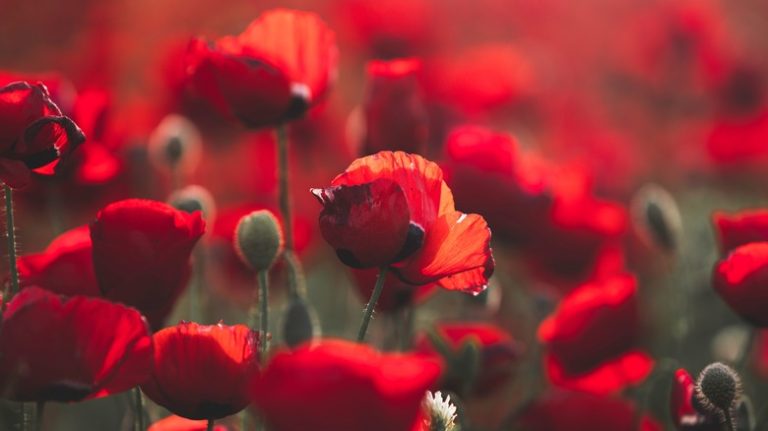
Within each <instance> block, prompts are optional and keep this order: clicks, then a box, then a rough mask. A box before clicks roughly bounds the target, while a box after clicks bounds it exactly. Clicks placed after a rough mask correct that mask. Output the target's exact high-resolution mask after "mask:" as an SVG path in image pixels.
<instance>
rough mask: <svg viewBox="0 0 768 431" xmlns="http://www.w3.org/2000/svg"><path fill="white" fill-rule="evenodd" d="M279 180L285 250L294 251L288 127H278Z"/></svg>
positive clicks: (283, 125) (282, 125)
mask: <svg viewBox="0 0 768 431" xmlns="http://www.w3.org/2000/svg"><path fill="white" fill-rule="evenodd" d="M276 133H277V179H278V185H279V187H280V197H279V200H280V212H281V213H282V216H283V231H284V235H285V238H284V239H285V249H286V250H293V219H292V218H291V193H290V190H289V186H290V177H289V172H288V127H287V126H286V125H285V124H281V125H279V126H277V129H276Z"/></svg>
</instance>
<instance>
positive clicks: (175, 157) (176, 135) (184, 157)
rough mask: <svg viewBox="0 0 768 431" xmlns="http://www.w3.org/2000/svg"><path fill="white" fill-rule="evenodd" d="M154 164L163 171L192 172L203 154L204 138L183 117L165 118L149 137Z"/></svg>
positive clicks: (173, 115) (172, 116)
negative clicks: (178, 170)
mask: <svg viewBox="0 0 768 431" xmlns="http://www.w3.org/2000/svg"><path fill="white" fill-rule="evenodd" d="M149 152H150V157H151V160H152V162H153V163H154V164H155V165H156V166H158V167H159V168H161V169H163V168H164V169H169V168H170V169H180V170H181V171H182V172H191V171H192V170H194V169H195V168H196V167H197V164H198V162H199V161H200V155H201V152H202V137H201V136H200V132H199V131H198V130H197V127H196V126H195V125H194V123H192V122H191V121H189V120H188V119H186V118H185V117H182V116H181V115H177V114H170V115H168V116H166V117H165V118H163V120H162V121H161V122H160V124H158V125H157V127H156V128H155V130H154V131H153V132H152V135H151V136H150V137H149Z"/></svg>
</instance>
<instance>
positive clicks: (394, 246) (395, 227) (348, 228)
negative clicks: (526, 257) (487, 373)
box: [312, 151, 494, 293]
mask: <svg viewBox="0 0 768 431" xmlns="http://www.w3.org/2000/svg"><path fill="white" fill-rule="evenodd" d="M312 193H313V194H315V196H317V198H318V200H319V201H320V203H321V204H322V205H323V211H322V212H321V213H320V231H321V233H322V234H323V237H324V238H325V240H326V241H328V243H329V244H331V246H333V247H334V248H335V249H336V254H337V255H338V256H339V258H340V259H341V260H342V262H344V263H345V264H347V265H349V266H352V267H354V268H371V267H377V266H384V265H389V266H390V267H391V268H392V270H393V271H394V272H395V274H397V276H398V277H400V279H401V280H403V281H404V282H406V283H409V284H414V285H423V284H428V283H434V282H437V283H438V284H439V285H440V286H442V287H444V288H446V289H451V290H462V291H466V292H472V293H478V292H480V291H482V290H483V289H485V287H486V283H487V281H488V278H489V277H490V276H491V274H492V273H493V266H494V263H493V257H492V256H491V248H490V239H491V234H490V230H489V229H488V226H487V224H486V223H485V220H484V219H483V218H482V217H480V216H479V215H477V214H463V213H461V212H459V211H456V210H455V209H454V206H453V196H452V194H451V191H450V189H449V188H448V186H447V185H446V184H445V182H444V181H443V173H442V171H441V170H440V168H439V167H438V166H437V165H436V164H435V163H432V162H430V161H428V160H426V159H424V158H422V157H421V156H418V155H412V154H406V153H403V152H399V151H398V152H394V153H393V152H389V151H382V152H380V153H377V154H375V155H373V156H368V157H363V158H361V159H357V160H356V161H354V162H353V163H352V164H351V165H350V166H349V167H348V168H347V170H346V171H345V172H344V173H342V174H340V175H339V176H337V177H336V178H334V179H333V181H332V182H331V187H328V188H325V189H312Z"/></svg>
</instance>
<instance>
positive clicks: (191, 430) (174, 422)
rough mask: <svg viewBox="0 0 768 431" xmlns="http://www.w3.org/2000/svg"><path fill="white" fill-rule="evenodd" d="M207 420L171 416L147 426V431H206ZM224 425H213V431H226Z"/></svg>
mask: <svg viewBox="0 0 768 431" xmlns="http://www.w3.org/2000/svg"><path fill="white" fill-rule="evenodd" d="M207 427H208V421H207V420H197V421H196V420H192V419H186V418H183V417H181V416H176V415H171V416H168V417H167V418H163V419H160V420H159V421H157V422H155V423H153V424H152V425H150V426H149V429H148V430H147V431H206V430H207V429H208V428H207ZM227 430H228V428H227V427H225V426H224V425H218V424H217V425H215V426H214V427H213V431H227Z"/></svg>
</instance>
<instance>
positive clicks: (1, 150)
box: [0, 82, 85, 188]
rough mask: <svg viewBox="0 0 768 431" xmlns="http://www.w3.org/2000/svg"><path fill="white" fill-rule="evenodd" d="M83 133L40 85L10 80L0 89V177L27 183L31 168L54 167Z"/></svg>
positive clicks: (14, 184)
mask: <svg viewBox="0 0 768 431" xmlns="http://www.w3.org/2000/svg"><path fill="white" fill-rule="evenodd" d="M83 141H85V135H83V132H82V131H80V129H79V128H78V127H77V125H76V124H75V123H74V122H73V121H72V120H70V119H69V118H68V117H65V116H63V115H62V113H61V110H59V108H58V107H57V106H56V104H54V103H53V101H51V98H50V96H49V94H48V90H47V89H46V88H45V86H44V85H43V84H40V83H38V84H37V85H30V84H29V83H27V82H14V83H11V84H8V85H6V86H5V87H2V88H0V180H2V181H3V182H5V183H6V184H8V185H9V186H11V187H13V188H19V187H24V186H25V185H27V184H28V183H29V180H30V178H31V172H32V170H34V169H39V168H44V167H46V166H48V165H50V166H57V165H58V163H59V161H60V160H61V159H64V158H66V157H68V156H69V155H70V154H71V153H72V151H74V150H75V148H76V147H77V146H78V145H80V144H81V143H83Z"/></svg>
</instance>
